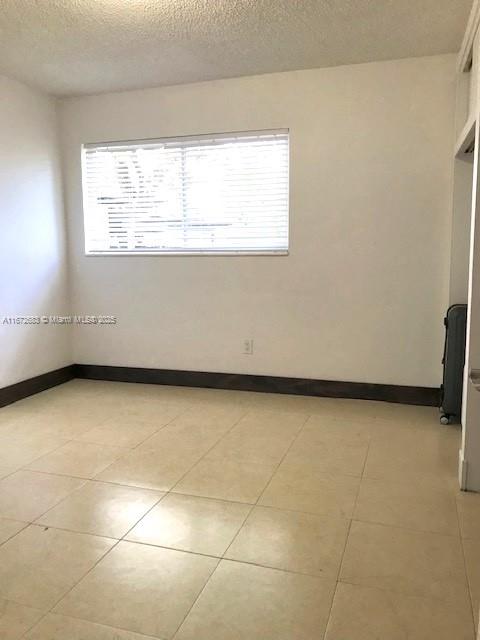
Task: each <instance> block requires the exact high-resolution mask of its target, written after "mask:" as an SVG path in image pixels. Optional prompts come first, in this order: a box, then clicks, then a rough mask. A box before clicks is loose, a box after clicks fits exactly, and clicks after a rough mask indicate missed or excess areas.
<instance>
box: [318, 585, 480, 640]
mask: <svg viewBox="0 0 480 640" xmlns="http://www.w3.org/2000/svg"><path fill="white" fill-rule="evenodd" d="M377 638H378V639H379V640H433V639H435V640H453V638H455V640H473V639H474V634H473V621H472V616H471V611H470V610H469V607H468V606H462V607H459V606H458V605H452V604H448V603H445V602H442V601H440V600H434V599H429V598H421V597H418V596H408V595H404V594H399V593H393V592H391V591H383V590H380V589H372V588H368V587H359V586H355V585H351V584H342V583H339V584H338V586H337V590H336V593H335V598H334V600H333V607H332V613H331V617H330V620H329V623H328V628H327V633H326V636H325V640H350V639H351V640H374V639H377Z"/></svg>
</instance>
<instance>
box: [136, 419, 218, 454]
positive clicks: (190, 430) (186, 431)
mask: <svg viewBox="0 0 480 640" xmlns="http://www.w3.org/2000/svg"><path fill="white" fill-rule="evenodd" d="M221 437H222V434H221V433H218V431H217V430H216V429H211V428H210V427H205V426H203V427H195V426H190V425H188V426H184V425H182V426H178V425H173V424H169V425H167V426H166V427H163V429H160V431H158V432H157V433H155V434H153V436H151V437H150V438H147V440H145V442H143V443H142V444H140V445H139V446H138V448H137V449H136V450H137V451H151V450H155V451H157V452H160V453H162V454H163V456H164V457H167V456H175V455H185V456H186V457H188V458H191V457H192V456H196V457H197V459H199V458H200V457H201V456H202V455H204V454H205V453H207V451H208V450H209V449H211V447H213V445H214V444H215V443H216V442H218V440H219V439H220V438H221Z"/></svg>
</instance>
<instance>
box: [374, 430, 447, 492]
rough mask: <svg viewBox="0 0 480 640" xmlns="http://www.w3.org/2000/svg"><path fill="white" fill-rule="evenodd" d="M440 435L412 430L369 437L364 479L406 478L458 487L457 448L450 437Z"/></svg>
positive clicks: (423, 482) (430, 483)
mask: <svg viewBox="0 0 480 640" xmlns="http://www.w3.org/2000/svg"><path fill="white" fill-rule="evenodd" d="M443 435H444V434H443ZM443 435H442V432H438V433H437V434H433V433H427V434H422V433H421V432H419V431H412V432H408V433H403V432H392V433H390V434H389V435H388V436H386V437H380V438H375V437H374V438H372V441H371V443H370V448H369V451H368V456H367V461H366V464H365V469H364V476H365V477H367V478H375V479H380V480H383V479H389V480H393V481H395V480H399V481H401V479H402V478H403V479H405V478H408V479H410V480H411V481H412V482H415V481H418V482H421V483H422V484H423V485H427V484H428V485H431V486H447V485H448V484H449V483H450V486H451V487H452V488H453V486H455V485H457V486H458V481H457V475H458V473H457V471H458V447H457V446H456V445H455V443H454V441H453V439H452V438H451V437H449V436H445V437H443ZM455 440H456V435H455Z"/></svg>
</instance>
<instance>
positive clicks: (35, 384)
mask: <svg viewBox="0 0 480 640" xmlns="http://www.w3.org/2000/svg"><path fill="white" fill-rule="evenodd" d="M74 371H75V365H73V364H71V365H69V366H68V367H62V368H61V369H55V371H48V372H47V373H42V374H41V375H40V376H35V377H34V378H28V379H27V380H22V381H21V382H17V383H16V384H11V385H10V386H9V387H3V388H2V389H0V407H5V406H6V405H7V404H12V402H17V400H22V399H23V398H27V397H28V396H33V394H34V393H39V392H40V391H45V389H50V387H56V386H57V385H59V384H63V383H64V382H68V380H72V379H73V378H74V377H75V374H74Z"/></svg>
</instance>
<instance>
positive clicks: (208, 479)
mask: <svg viewBox="0 0 480 640" xmlns="http://www.w3.org/2000/svg"><path fill="white" fill-rule="evenodd" d="M274 471H275V466H274V465H268V464H257V463H255V462H238V461H236V460H229V459H226V460H217V459H211V458H209V457H208V456H207V457H205V458H203V459H202V460H200V462H199V463H198V464H197V465H195V466H194V467H193V469H192V470H191V471H189V473H188V474H187V475H186V476H185V477H184V478H183V480H181V481H180V482H179V483H178V484H177V485H175V487H174V491H175V492H176V493H186V494H188V495H193V496H204V497H206V498H218V499H219V500H232V501H234V502H246V503H250V504H252V503H254V502H256V500H257V499H258V498H259V497H260V495H261V493H262V491H263V489H264V488H265V486H266V485H267V483H268V481H269V480H270V478H271V477H272V475H273V472H274Z"/></svg>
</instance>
